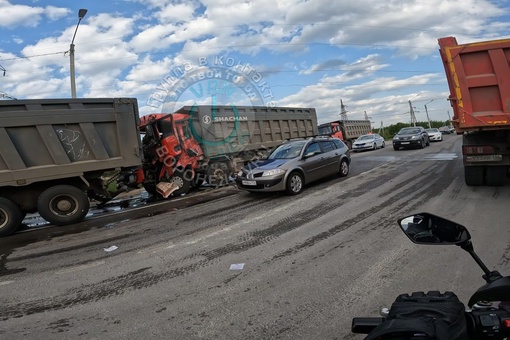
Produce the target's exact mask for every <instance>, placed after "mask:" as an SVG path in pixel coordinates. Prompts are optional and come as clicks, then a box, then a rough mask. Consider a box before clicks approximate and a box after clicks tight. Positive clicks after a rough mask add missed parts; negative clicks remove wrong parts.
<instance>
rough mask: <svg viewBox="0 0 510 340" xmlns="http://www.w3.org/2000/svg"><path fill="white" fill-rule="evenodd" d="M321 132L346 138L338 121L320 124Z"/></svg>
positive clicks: (342, 138)
mask: <svg viewBox="0 0 510 340" xmlns="http://www.w3.org/2000/svg"><path fill="white" fill-rule="evenodd" d="M319 134H320V135H327V136H330V137H334V138H338V139H340V140H344V135H343V133H342V128H341V127H340V124H339V123H337V122H330V123H327V124H322V125H321V126H319Z"/></svg>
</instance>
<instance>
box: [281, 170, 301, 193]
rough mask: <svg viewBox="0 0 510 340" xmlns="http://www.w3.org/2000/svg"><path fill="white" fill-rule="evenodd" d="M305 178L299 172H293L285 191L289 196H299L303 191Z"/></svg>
mask: <svg viewBox="0 0 510 340" xmlns="http://www.w3.org/2000/svg"><path fill="white" fill-rule="evenodd" d="M303 185H304V181H303V176H302V175H301V174H300V173H299V172H292V173H291V174H290V175H289V177H288V178H287V183H286V185H285V191H286V192H287V194H289V195H297V194H299V193H300V192H301V191H303Z"/></svg>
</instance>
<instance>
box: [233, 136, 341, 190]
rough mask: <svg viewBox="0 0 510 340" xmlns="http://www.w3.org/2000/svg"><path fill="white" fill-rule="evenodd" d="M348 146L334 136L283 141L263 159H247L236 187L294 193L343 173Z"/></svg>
mask: <svg viewBox="0 0 510 340" xmlns="http://www.w3.org/2000/svg"><path fill="white" fill-rule="evenodd" d="M350 163H351V159H350V154H349V148H348V147H347V146H346V145H345V144H344V143H343V142H342V141H341V140H340V139H337V138H329V137H312V138H309V139H298V140H290V141H286V142H284V143H283V144H281V145H280V146H278V147H276V148H275V149H274V150H273V151H272V152H271V153H270V154H269V156H268V157H267V158H266V159H262V160H259V161H256V162H251V163H249V164H247V165H246V166H244V167H243V169H242V170H241V171H239V173H238V174H237V176H236V179H235V181H236V184H237V187H238V188H239V189H242V190H246V191H252V192H256V191H286V192H287V193H288V194H290V195H297V194H299V193H300V192H301V191H302V190H303V187H304V185H305V184H308V183H311V182H313V181H316V180H318V179H321V178H324V177H328V176H331V175H333V174H337V175H338V176H341V177H343V176H347V174H348V173H349V165H350Z"/></svg>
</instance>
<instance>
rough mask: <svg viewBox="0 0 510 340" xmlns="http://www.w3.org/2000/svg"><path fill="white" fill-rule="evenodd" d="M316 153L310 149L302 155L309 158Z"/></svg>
mask: <svg viewBox="0 0 510 340" xmlns="http://www.w3.org/2000/svg"><path fill="white" fill-rule="evenodd" d="M316 154H317V152H315V151H312V152H308V153H306V154H305V155H304V158H310V157H313V156H315V155H316Z"/></svg>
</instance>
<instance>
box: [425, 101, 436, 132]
mask: <svg viewBox="0 0 510 340" xmlns="http://www.w3.org/2000/svg"><path fill="white" fill-rule="evenodd" d="M433 101H434V99H432V100H431V101H429V102H428V103H427V104H430V103H432V102H433ZM427 104H425V113H426V114H427V121H428V122H429V129H431V128H432V126H431V125H430V118H429V111H428V110H427Z"/></svg>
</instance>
